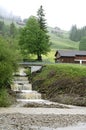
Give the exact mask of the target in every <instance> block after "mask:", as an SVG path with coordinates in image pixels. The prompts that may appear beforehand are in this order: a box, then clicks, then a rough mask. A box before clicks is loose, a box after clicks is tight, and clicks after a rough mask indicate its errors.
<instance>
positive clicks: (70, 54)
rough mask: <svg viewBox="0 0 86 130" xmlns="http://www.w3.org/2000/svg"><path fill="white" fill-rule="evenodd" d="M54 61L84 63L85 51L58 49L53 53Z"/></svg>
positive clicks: (85, 60) (85, 59)
mask: <svg viewBox="0 0 86 130" xmlns="http://www.w3.org/2000/svg"><path fill="white" fill-rule="evenodd" d="M55 62H56V63H79V64H86V51H79V50H58V51H56V53H55Z"/></svg>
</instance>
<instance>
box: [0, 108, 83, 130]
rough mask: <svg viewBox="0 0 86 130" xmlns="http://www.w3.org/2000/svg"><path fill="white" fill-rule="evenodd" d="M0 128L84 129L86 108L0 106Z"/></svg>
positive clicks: (11, 129)
mask: <svg viewBox="0 0 86 130" xmlns="http://www.w3.org/2000/svg"><path fill="white" fill-rule="evenodd" d="M0 130H86V108H85V107H84V108H83V107H79V108H78V107H75V108H74V107H73V108H70V109H69V108H68V109H67V108H25V107H18V108H17V107H11V108H0Z"/></svg>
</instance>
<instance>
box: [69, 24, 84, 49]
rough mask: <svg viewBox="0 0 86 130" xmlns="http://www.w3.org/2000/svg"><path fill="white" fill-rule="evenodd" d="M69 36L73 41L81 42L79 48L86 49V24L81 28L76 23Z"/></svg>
mask: <svg viewBox="0 0 86 130" xmlns="http://www.w3.org/2000/svg"><path fill="white" fill-rule="evenodd" d="M69 38H70V39H71V40H72V41H75V42H79V50H86V26H84V27H82V28H80V29H79V28H77V26H76V25H73V26H72V28H71V30H70V36H69Z"/></svg>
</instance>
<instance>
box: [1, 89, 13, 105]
mask: <svg viewBox="0 0 86 130" xmlns="http://www.w3.org/2000/svg"><path fill="white" fill-rule="evenodd" d="M13 102H14V99H13V97H12V96H11V95H9V93H8V92H7V89H5V88H4V89H0V107H8V106H10V105H11V104H13Z"/></svg>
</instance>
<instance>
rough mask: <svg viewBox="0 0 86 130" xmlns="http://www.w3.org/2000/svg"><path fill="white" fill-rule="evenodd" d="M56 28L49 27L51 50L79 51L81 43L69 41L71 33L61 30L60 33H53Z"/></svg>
mask: <svg viewBox="0 0 86 130" xmlns="http://www.w3.org/2000/svg"><path fill="white" fill-rule="evenodd" d="M53 30H54V28H51V27H48V31H49V35H50V42H51V43H52V46H51V48H52V49H53V50H57V49H78V48H79V43H78V42H74V41H71V40H70V39H69V32H67V31H64V30H60V32H56V33H54V32H53ZM52 32H53V33H52Z"/></svg>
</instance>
